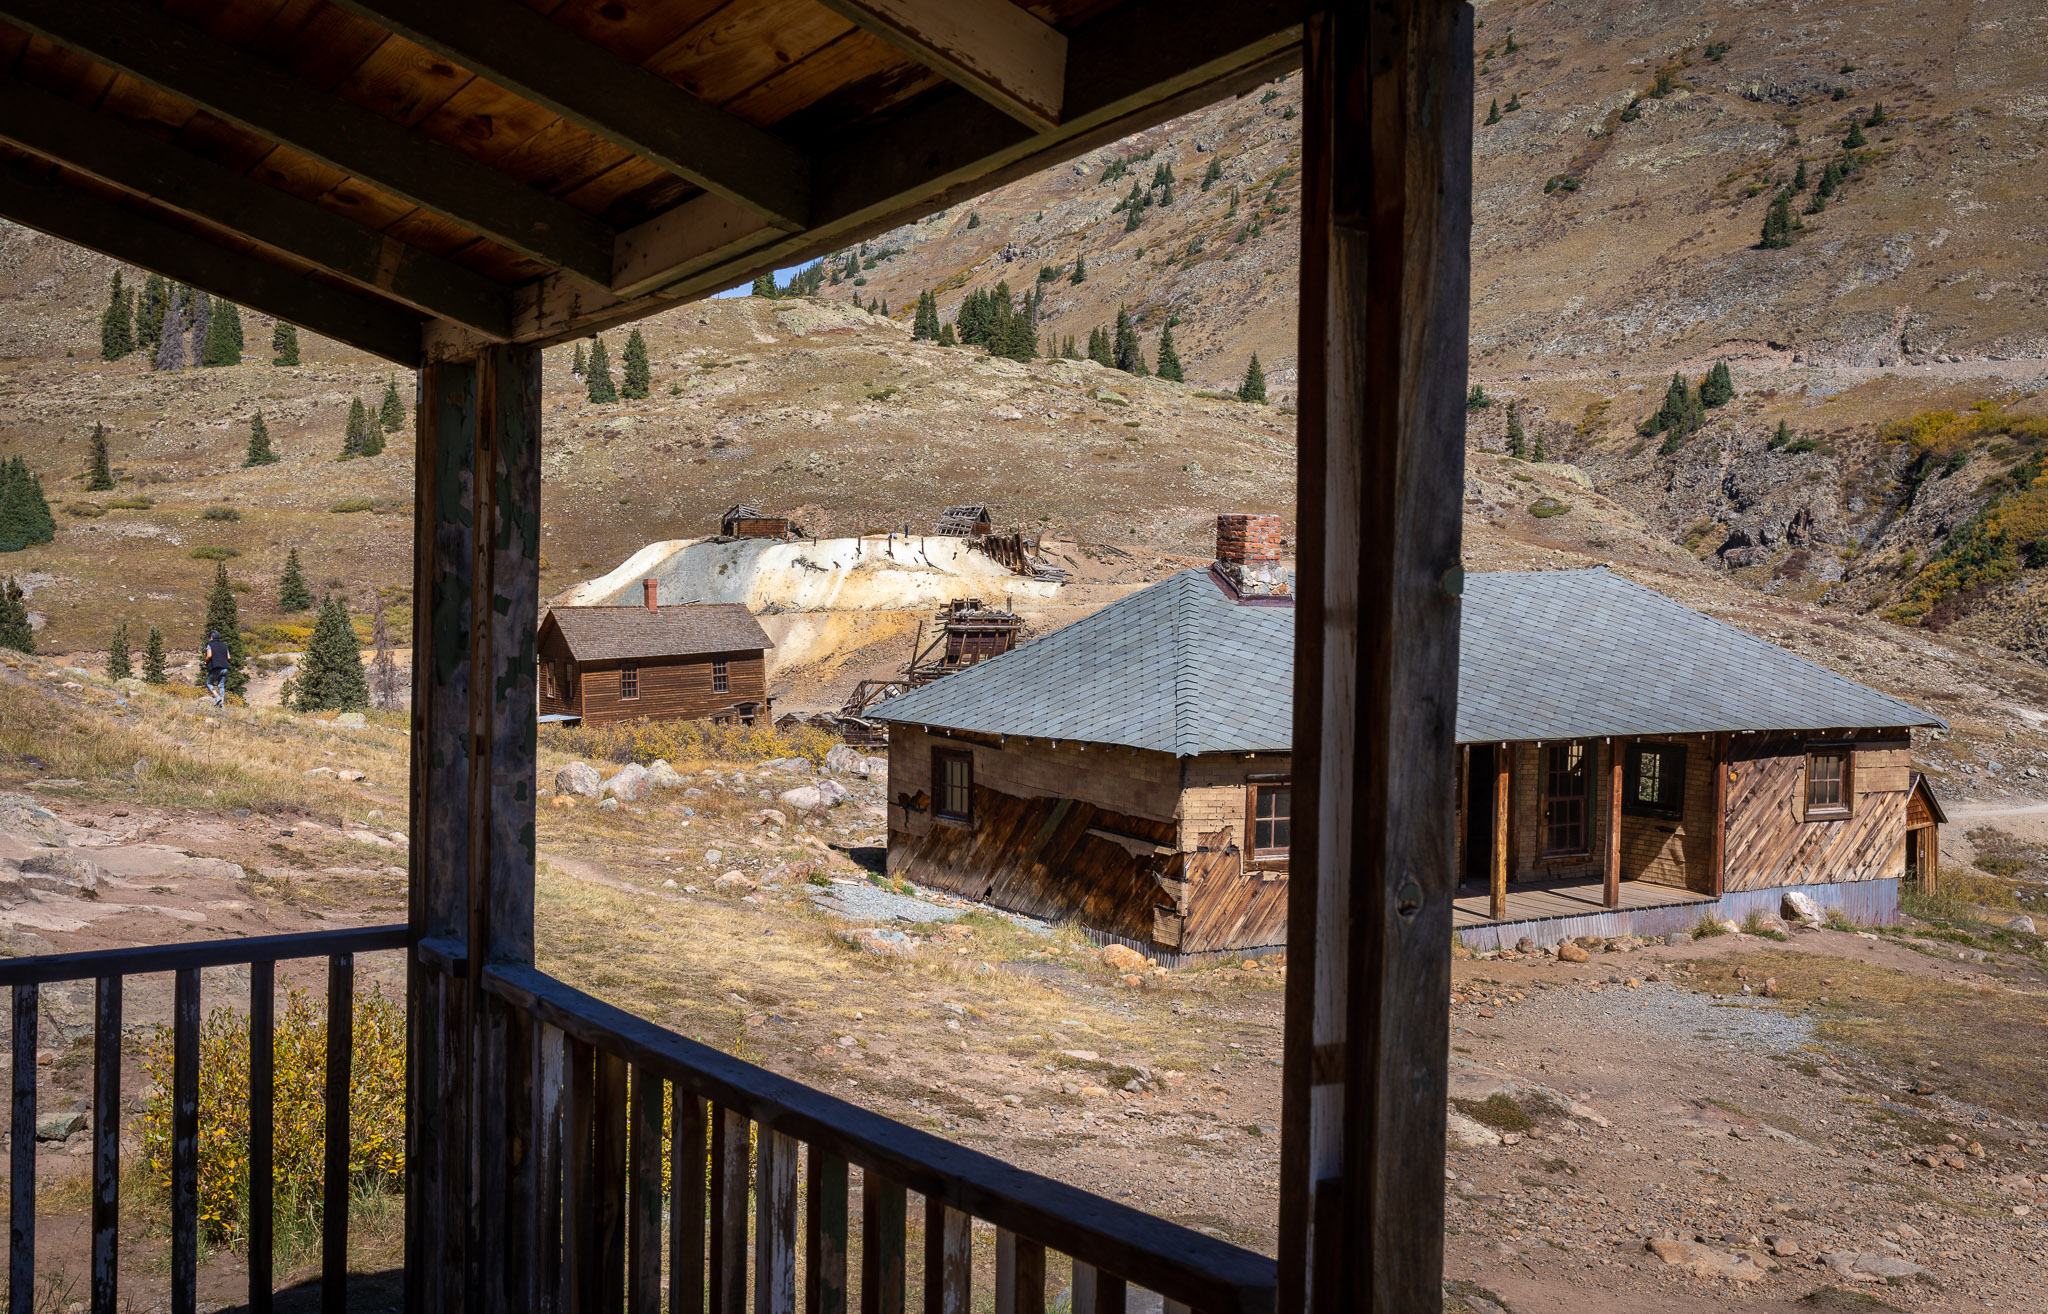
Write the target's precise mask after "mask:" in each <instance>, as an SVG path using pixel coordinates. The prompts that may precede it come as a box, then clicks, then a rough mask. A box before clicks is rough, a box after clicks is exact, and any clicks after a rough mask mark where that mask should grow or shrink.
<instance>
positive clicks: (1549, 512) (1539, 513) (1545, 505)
mask: <svg viewBox="0 0 2048 1314" xmlns="http://www.w3.org/2000/svg"><path fill="white" fill-rule="evenodd" d="M1569 510H1571V506H1570V504H1568V503H1565V502H1560V501H1558V500H1557V499H1556V498H1554V497H1539V498H1537V499H1536V500H1535V501H1533V502H1531V503H1529V514H1530V515H1532V516H1535V517H1536V518H1537V519H1538V520H1548V519H1550V518H1551V517H1552V516H1561V515H1563V514H1564V513H1565V512H1567V511H1569Z"/></svg>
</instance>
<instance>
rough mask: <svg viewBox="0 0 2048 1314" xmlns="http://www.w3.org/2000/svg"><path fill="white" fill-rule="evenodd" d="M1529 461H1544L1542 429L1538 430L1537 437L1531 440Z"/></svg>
mask: <svg viewBox="0 0 2048 1314" xmlns="http://www.w3.org/2000/svg"><path fill="white" fill-rule="evenodd" d="M1529 459H1530V460H1531V461H1541V460H1543V459H1544V455H1543V431H1542V430H1541V429H1538V430H1537V431H1536V436H1535V437H1534V438H1531V439H1530V440H1529Z"/></svg>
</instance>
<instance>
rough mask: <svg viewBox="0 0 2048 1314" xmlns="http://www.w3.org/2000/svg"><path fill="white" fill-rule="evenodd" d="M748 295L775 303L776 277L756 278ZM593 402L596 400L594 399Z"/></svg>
mask: <svg viewBox="0 0 2048 1314" xmlns="http://www.w3.org/2000/svg"><path fill="white" fill-rule="evenodd" d="M747 295H748V296H750V297H767V298H768V299H769V300H770V301H773V300H774V299H775V275H773V274H763V275H761V276H760V277H759V278H756V279H755V280H754V286H753V287H752V288H751V289H749V290H748V292H747ZM592 400H595V399H594V398H593V399H592Z"/></svg>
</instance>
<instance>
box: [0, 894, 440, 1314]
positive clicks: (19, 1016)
mask: <svg viewBox="0 0 2048 1314" xmlns="http://www.w3.org/2000/svg"><path fill="white" fill-rule="evenodd" d="M408 938H409V937H408V934H407V930H406V928H405V927H404V926H367V927H362V928H360V929H355V928H351V929H349V930H346V931H315V932H311V933H309V934H303V935H270V936H258V937H253V938H250V939H243V940H209V941H204V942H201V943H197V944H173V945H148V946H143V947H141V948H135V949H107V950H99V951H95V952H91V953H77V954H45V955H42V956H41V957H34V958H10V959H6V960H0V987H5V986H11V987H12V988H13V991H14V1030H13V1032H12V1035H11V1038H10V1039H11V1044H12V1047H13V1054H14V1107H13V1113H12V1117H11V1120H10V1122H9V1135H10V1140H9V1144H8V1151H9V1169H8V1172H9V1181H8V1247H7V1273H8V1288H7V1290H8V1309H9V1314H30V1311H31V1310H32V1309H33V1308H34V1302H35V1285H36V1068H37V1063H36V1051H37V1039H36V1034H37V1030H38V1017H39V1013H40V1008H41V996H42V988H43V987H44V986H46V985H52V984H55V983H58V982H64V981H91V982H93V985H94V1008H93V1077H92V1141H93V1146H92V1187H93V1189H92V1304H91V1309H92V1311H93V1314H114V1311H115V1309H116V1305H117V1296H118V1272H119V1259H120V1215H121V1210H120V1205H121V1153H120V1151H121V986H122V982H123V981H125V980H126V979H127V978H128V977H131V976H142V975H146V974H148V973H152V972H170V973H173V974H174V978H173V980H174V983H173V987H172V1003H171V1013H172V1021H171V1271H170V1277H171V1291H170V1296H171V1310H172V1314H193V1311H195V1310H196V1309H197V1308H198V1299H199V1297H198V1286H199V1022H200V1018H199V973H200V971H201V970H202V969H204V968H208V967H241V966H247V967H248V968H249V1041H250V1044H249V1309H250V1310H251V1311H252V1314H263V1312H264V1311H267V1310H269V1309H270V1308H271V1282H272V1272H271V1250H272V1240H273V1237H274V1231H273V1225H274V1219H273V1211H272V1180H271V1175H272V1151H273V1150H274V1148H275V1145H274V1141H273V1134H274V1131H275V1118H274V1107H273V1099H272V1097H273V1067H272V1064H273V1052H272V1046H271V1039H272V1036H273V1034H274V1029H275V1023H276V1017H277V1007H276V1005H277V965H278V963H280V962H288V961H291V960H295V959H304V958H325V959H326V960H327V1080H326V1089H325V1091H324V1097H325V1104H326V1108H325V1125H326V1154H327V1159H326V1171H325V1180H324V1181H323V1182H322V1183H321V1193H322V1205H323V1209H324V1215H323V1222H322V1230H321V1238H320V1273H321V1289H322V1290H321V1295H322V1305H323V1307H324V1308H326V1309H328V1310H340V1309H342V1308H343V1307H344V1302H345V1300H346V1289H347V1280H348V1199H349V1195H348V1146H349V1125H348V1095H349V1076H350V1073H349V1067H350V1060H351V1057H352V1054H353V1050H354V1043H353V1041H354V1025H353V1019H354V1015H355V956H356V955H357V954H359V953H371V952H375V951H377V950H381V949H403V948H405V947H406V945H407V943H408Z"/></svg>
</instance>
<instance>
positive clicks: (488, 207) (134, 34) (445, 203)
mask: <svg viewBox="0 0 2048 1314" xmlns="http://www.w3.org/2000/svg"><path fill="white" fill-rule="evenodd" d="M6 14H7V16H8V18H9V19H10V20H11V21H13V22H15V23H16V24H17V25H21V26H25V27H28V28H30V29H31V30H33V31H35V32H37V33H38V34H40V35H42V36H45V37H47V38H49V39H50V40H53V41H57V42H61V43H62V44H64V45H65V46H67V47H69V48H70V49H73V50H76V51H78V52H80V53H83V54H86V55H88V56H90V57H92V58H94V59H96V60H98V61H100V62H102V63H105V64H108V65H110V66H112V67H115V68H118V69H120V70H121V71H122V72H124V73H127V74H129V75H130V76H132V77H136V78H140V79H142V80H144V81H147V82H150V83H152V84H153V85H155V86H158V87H160V88H162V89H163V90H165V91H167V92H170V93H171V94H173V95H177V96H179V97H181V98H183V99H186V100H189V101H191V102H192V103H194V104H196V105H199V106H201V107H202V108H205V109H207V110H209V111H210V112H212V113H214V114H216V115H219V116H220V117H223V118H226V119H229V120H231V121H233V122H235V123H237V124H239V125H241V126H242V127H244V128H246V129H248V130H250V131H252V132H256V133H259V134H261V135H262V136H265V137H268V138H271V139H272V140H275V141H277V142H280V143H282V144H286V145H291V146H294V147H296V148H297V149H299V150H301V151H303V152H304V153H306V154H307V155H310V156H312V157H314V158H315V159H319V160H322V161H324V162H326V163H327V164H329V165H331V166H332V167H334V168H337V169H340V170H342V171H343V172H346V173H348V174H350V175H351V176H355V177H360V178H364V179H368V180H371V181H373V182H374V183H375V184H376V185H377V186H379V187H381V188H383V189H385V190H387V191H390V192H392V193H393V194H395V195H398V196H402V197H404V198H406V199H407V200H410V201H412V202H414V203H415V204H418V205H421V206H423V207H425V208H427V209H429V210H433V211H435V212H436V213H438V214H441V215H443V216H445V217H447V218H449V219H452V220H455V221H456V222H458V223H461V224H463V225H464V226H465V227H468V228H470V229H473V230H474V231H476V232H478V233H481V234H484V235H487V236H490V237H493V238H495V239H497V240H498V241H500V242H503V243H504V244H505V245H507V246H509V247H511V248H513V249H514V250H517V251H521V252H523V253H524V254H527V255H530V256H533V257H534V258H536V259H540V260H544V261H546V262H547V263H548V264H550V265H552V266H554V267H556V268H560V269H564V270H567V271H570V272H572V273H574V274H576V275H578V276H580V277H583V278H586V279H589V280H591V281H593V282H597V283H599V284H600V285H602V283H603V282H604V281H605V280H606V279H607V278H608V277H609V273H610V265H611V232H610V230H609V229H608V228H606V227H605V226H604V225H603V224H601V223H599V222H597V221H596V220H594V219H591V218H590V217H589V216H587V215H584V214H582V213H580V212H578V211H576V210H575V209H573V208H572V207H570V206H567V205H564V204H563V203H561V202H560V201H556V200H553V199H552V198H550V197H546V196H543V195H541V194H540V193H538V192H535V191H534V190H533V189H531V188H529V187H526V186H524V185H523V184H521V183H519V182H517V181H516V180H514V179H511V178H508V177H506V176H505V175H504V174H502V173H499V172H497V171H496V170H494V169H491V168H490V167H489V166H487V165H484V164H480V163H478V162H477V161H475V160H471V159H469V158H467V157H466V156H463V155H461V154H459V153H457V152H455V151H453V150H450V149H449V148H447V147H445V146H441V145H439V144H436V143H432V142H427V141H423V140H421V139H420V138H419V137H417V136H416V135H415V134H413V133H411V132H408V131H407V130H406V129H405V128H403V127H401V126H400V125H399V124H397V123H394V122H392V121H391V120H389V119H386V118H383V117H381V116H379V115H377V114H374V113H372V112H371V111H369V110H366V109H363V108H361V107H360V106H357V105H354V104H351V103H349V102H348V101H345V100H342V99H338V98H328V97H316V96H311V95H309V94H308V93H307V88H306V87H305V86H304V85H303V84H301V83H300V82H299V81H298V80H297V79H295V78H293V77H292V76H291V75H289V74H287V73H285V72H283V71H282V70H279V69H277V68H274V67H272V66H270V65H267V64H265V63H264V62H263V61H261V60H254V59H249V58H247V57H245V56H243V55H242V54H241V53H240V52H238V51H236V50H235V49H233V48H232V47H229V46H226V45H223V44H221V43H219V42H216V41H214V40H213V39H212V38H210V37H208V36H206V35H205V34H204V33H202V32H200V31H199V30H198V29H196V28H194V27H191V26H190V25H188V24H185V23H181V22H179V21H178V20H176V19H173V18H169V17H167V16H165V15H164V14H163V13H162V12H161V11H158V10H154V9H150V8H148V7H147V6H144V5H141V4H138V3H135V2H134V0H8V4H7V8H6Z"/></svg>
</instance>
